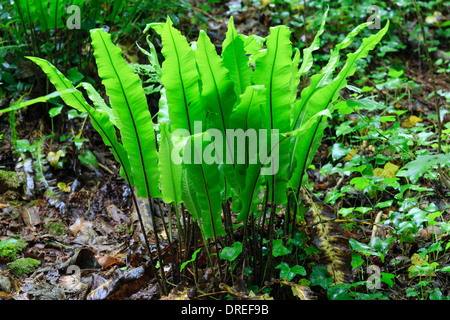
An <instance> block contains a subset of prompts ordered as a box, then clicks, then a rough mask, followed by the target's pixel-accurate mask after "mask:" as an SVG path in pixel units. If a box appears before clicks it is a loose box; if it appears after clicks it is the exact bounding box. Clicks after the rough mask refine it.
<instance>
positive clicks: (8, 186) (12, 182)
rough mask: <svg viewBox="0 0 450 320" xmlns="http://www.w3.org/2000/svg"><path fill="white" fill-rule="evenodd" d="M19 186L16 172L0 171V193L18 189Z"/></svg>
mask: <svg viewBox="0 0 450 320" xmlns="http://www.w3.org/2000/svg"><path fill="white" fill-rule="evenodd" d="M20 185H21V182H20V179H19V176H18V175H17V173H16V172H14V171H5V170H0V193H3V192H5V191H7V190H15V189H18V188H19V187H20Z"/></svg>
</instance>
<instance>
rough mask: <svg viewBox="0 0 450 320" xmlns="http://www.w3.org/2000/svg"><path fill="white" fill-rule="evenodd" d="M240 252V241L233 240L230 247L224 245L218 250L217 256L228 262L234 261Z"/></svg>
mask: <svg viewBox="0 0 450 320" xmlns="http://www.w3.org/2000/svg"><path fill="white" fill-rule="evenodd" d="M241 252H242V242H239V241H238V242H235V243H233V245H232V246H231V247H225V248H223V249H222V251H221V252H220V254H219V256H220V258H221V259H225V260H228V261H230V262H232V261H234V260H235V259H236V258H237V257H238V256H239V255H240V254H241Z"/></svg>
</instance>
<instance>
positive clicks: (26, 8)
mask: <svg viewBox="0 0 450 320" xmlns="http://www.w3.org/2000/svg"><path fill="white" fill-rule="evenodd" d="M14 3H15V4H16V7H17V12H18V13H19V15H20V18H21V20H22V21H23V22H24V23H26V24H29V25H32V24H33V23H34V22H36V21H37V20H38V17H37V15H36V14H35V12H36V7H35V4H34V0H17V1H14Z"/></svg>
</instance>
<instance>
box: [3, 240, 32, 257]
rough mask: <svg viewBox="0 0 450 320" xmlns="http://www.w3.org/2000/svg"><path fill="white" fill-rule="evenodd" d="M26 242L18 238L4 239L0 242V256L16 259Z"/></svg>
mask: <svg viewBox="0 0 450 320" xmlns="http://www.w3.org/2000/svg"><path fill="white" fill-rule="evenodd" d="M25 246H26V242H25V241H23V240H18V239H6V240H3V241H1V242H0V258H6V259H8V260H11V261H13V260H16V259H17V257H18V255H19V252H21V251H22V250H23V248H25Z"/></svg>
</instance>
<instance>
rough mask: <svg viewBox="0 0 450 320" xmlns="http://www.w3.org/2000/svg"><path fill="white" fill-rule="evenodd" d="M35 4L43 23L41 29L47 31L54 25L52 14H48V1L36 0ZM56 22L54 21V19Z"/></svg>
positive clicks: (40, 20)
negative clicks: (51, 19) (51, 18)
mask: <svg viewBox="0 0 450 320" xmlns="http://www.w3.org/2000/svg"><path fill="white" fill-rule="evenodd" d="M34 6H35V8H36V11H35V12H34V14H37V16H38V19H39V22H40V23H41V31H46V30H48V29H49V28H51V27H52V22H51V21H50V16H49V14H48V8H47V1H41V0H34ZM53 22H54V21H53Z"/></svg>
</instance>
